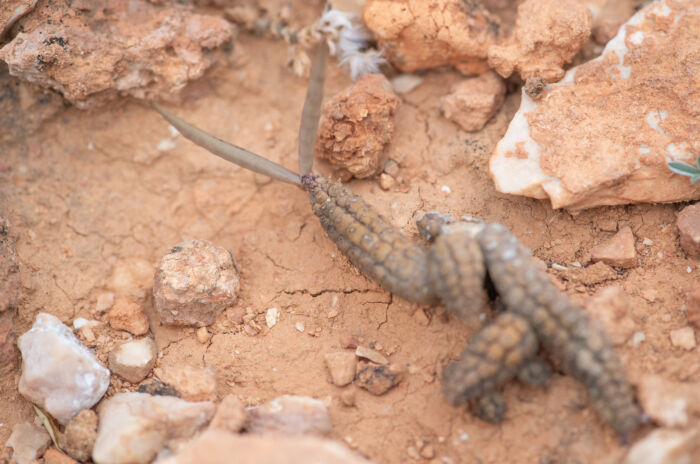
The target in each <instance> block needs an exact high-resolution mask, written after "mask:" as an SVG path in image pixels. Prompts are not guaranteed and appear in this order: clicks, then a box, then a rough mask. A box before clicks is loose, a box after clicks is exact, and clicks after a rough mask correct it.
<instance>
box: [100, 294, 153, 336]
mask: <svg viewBox="0 0 700 464" xmlns="http://www.w3.org/2000/svg"><path fill="white" fill-rule="evenodd" d="M107 320H108V321H109V325H110V326H111V327H112V328H113V329H117V330H126V331H127V332H129V333H131V334H133V335H137V336H138V335H143V334H145V333H146V332H148V318H147V317H146V314H145V313H144V312H143V308H142V307H141V305H139V304H138V303H135V302H133V301H131V300H130V299H128V298H117V299H116V300H115V301H114V304H113V305H112V309H110V310H109V312H108V313H107Z"/></svg>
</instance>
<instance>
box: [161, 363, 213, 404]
mask: <svg viewBox="0 0 700 464" xmlns="http://www.w3.org/2000/svg"><path fill="white" fill-rule="evenodd" d="M154 373H155V375H156V376H157V377H158V378H159V379H161V380H162V381H163V382H165V383H167V384H168V385H171V386H172V387H174V388H175V390H176V391H177V393H178V394H179V395H180V398H182V399H183V400H187V401H213V400H215V399H216V376H215V374H214V370H213V369H211V368H209V367H192V366H169V367H166V368H157V369H155V371H154Z"/></svg>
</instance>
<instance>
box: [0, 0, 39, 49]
mask: <svg viewBox="0 0 700 464" xmlns="http://www.w3.org/2000/svg"><path fill="white" fill-rule="evenodd" d="M36 2H37V0H3V2H2V3H0V44H2V42H3V39H4V38H5V35H6V34H7V32H8V31H9V30H10V28H11V27H12V26H13V25H14V24H15V23H16V22H17V20H18V19H20V18H21V17H22V16H24V15H26V14H27V13H31V11H32V10H33V9H34V7H35V6H36Z"/></svg>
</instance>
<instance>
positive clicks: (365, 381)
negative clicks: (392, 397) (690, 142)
mask: <svg viewBox="0 0 700 464" xmlns="http://www.w3.org/2000/svg"><path fill="white" fill-rule="evenodd" d="M403 376H404V372H403V370H402V369H400V368H398V367H397V366H395V365H388V366H380V365H377V364H373V363H367V362H363V363H360V364H359V366H358V369H357V375H356V380H355V384H356V385H359V386H360V387H362V388H364V389H365V390H367V391H368V392H370V393H371V394H373V395H383V394H384V393H386V392H388V391H389V390H391V389H392V388H394V387H395V386H396V385H398V384H399V382H401V381H402V380H403Z"/></svg>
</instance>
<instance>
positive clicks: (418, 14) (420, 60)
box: [362, 0, 500, 74]
mask: <svg viewBox="0 0 700 464" xmlns="http://www.w3.org/2000/svg"><path fill="white" fill-rule="evenodd" d="M362 19H363V20H364V22H365V24H366V25H367V27H368V28H369V29H370V30H371V31H372V33H373V34H374V37H375V38H376V39H377V42H378V47H379V49H381V50H383V51H384V55H385V56H386V57H387V59H388V60H389V61H390V62H391V64H393V65H394V66H395V67H397V68H398V69H400V70H401V71H403V72H412V71H416V70H419V69H428V68H435V67H438V66H445V65H451V66H455V67H456V68H457V69H458V70H459V71H461V72H463V73H465V74H481V73H483V72H486V71H488V65H487V63H486V58H487V55H488V50H489V47H490V46H491V45H493V44H494V43H496V41H497V40H498V39H499V38H500V35H499V34H500V23H499V21H498V19H497V18H496V17H495V16H493V15H491V14H490V13H489V12H488V10H486V9H485V8H484V7H483V6H482V5H481V2H480V1H479V0H436V1H431V2H426V1H423V0H367V1H366V2H365V7H364V10H363V12H362Z"/></svg>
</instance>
